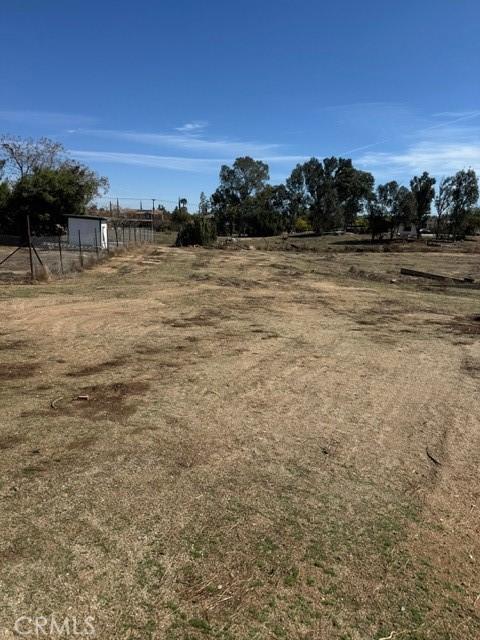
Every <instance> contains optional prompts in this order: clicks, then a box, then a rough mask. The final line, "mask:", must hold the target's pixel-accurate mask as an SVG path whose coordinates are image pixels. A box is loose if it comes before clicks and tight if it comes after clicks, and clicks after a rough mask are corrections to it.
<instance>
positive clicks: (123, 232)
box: [122, 224, 125, 246]
mask: <svg viewBox="0 0 480 640" xmlns="http://www.w3.org/2000/svg"><path fill="white" fill-rule="evenodd" d="M122 246H125V225H124V224H122Z"/></svg>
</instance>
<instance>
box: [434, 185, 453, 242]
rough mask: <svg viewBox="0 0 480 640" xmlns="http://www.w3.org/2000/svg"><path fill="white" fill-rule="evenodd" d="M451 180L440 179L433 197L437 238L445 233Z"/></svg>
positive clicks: (449, 203) (450, 201) (450, 194)
mask: <svg viewBox="0 0 480 640" xmlns="http://www.w3.org/2000/svg"><path fill="white" fill-rule="evenodd" d="M452 180H453V178H452V177H448V178H442V180H441V182H440V184H439V187H438V193H437V195H436V197H435V209H436V211H437V230H436V232H437V233H436V235H437V238H438V237H439V235H440V234H441V233H444V231H445V229H444V227H445V222H446V219H447V217H448V212H449V211H450V207H451V204H452V188H451V183H452Z"/></svg>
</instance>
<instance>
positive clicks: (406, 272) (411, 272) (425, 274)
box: [400, 267, 474, 283]
mask: <svg viewBox="0 0 480 640" xmlns="http://www.w3.org/2000/svg"><path fill="white" fill-rule="evenodd" d="M400 273H401V274H402V276H414V277H416V278H429V279H430V280H440V282H448V281H449V280H451V281H452V282H462V283H463V282H469V283H472V282H474V279H473V278H468V277H466V278H454V277H451V276H442V275H440V274H438V273H430V272H429V271H417V270H416V269H407V268H405V267H401V269H400Z"/></svg>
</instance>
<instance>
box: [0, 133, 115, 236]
mask: <svg viewBox="0 0 480 640" xmlns="http://www.w3.org/2000/svg"><path fill="white" fill-rule="evenodd" d="M107 189H108V180H107V178H104V177H101V176H98V175H97V174H96V173H95V172H94V171H92V170H91V169H89V168H88V167H86V166H85V165H82V164H80V163H79V162H77V161H75V160H72V159H70V158H68V157H67V155H66V152H65V149H64V148H63V146H62V145H61V144H60V143H58V142H55V141H53V140H49V139H48V138H40V139H39V140H32V139H30V138H28V139H21V138H17V137H14V136H2V137H0V233H4V234H14V235H23V234H24V233H25V222H26V217H27V215H29V216H30V223H31V227H32V229H33V230H34V231H35V233H37V234H39V235H40V234H45V235H51V234H54V233H57V232H58V231H59V229H60V228H61V227H64V226H65V222H66V218H65V216H67V215H83V214H85V213H86V211H87V207H88V205H89V204H90V203H91V202H92V201H93V200H94V199H95V198H96V197H98V196H100V195H102V194H103V193H105V192H106V190H107Z"/></svg>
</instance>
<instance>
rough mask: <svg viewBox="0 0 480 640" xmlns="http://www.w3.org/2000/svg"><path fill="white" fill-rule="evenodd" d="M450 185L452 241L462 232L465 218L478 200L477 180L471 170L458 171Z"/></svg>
mask: <svg viewBox="0 0 480 640" xmlns="http://www.w3.org/2000/svg"><path fill="white" fill-rule="evenodd" d="M449 185H450V202H451V208H450V225H451V231H452V234H453V239H454V240H456V238H457V235H458V234H459V233H460V232H462V231H464V229H465V225H466V221H467V216H468V215H469V214H470V212H471V211H472V209H473V207H474V206H475V204H476V203H477V200H478V179H477V174H476V173H475V171H474V170H473V169H468V170H463V171H458V172H457V173H456V174H455V175H454V176H453V178H452V180H451V182H450V183H449Z"/></svg>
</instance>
